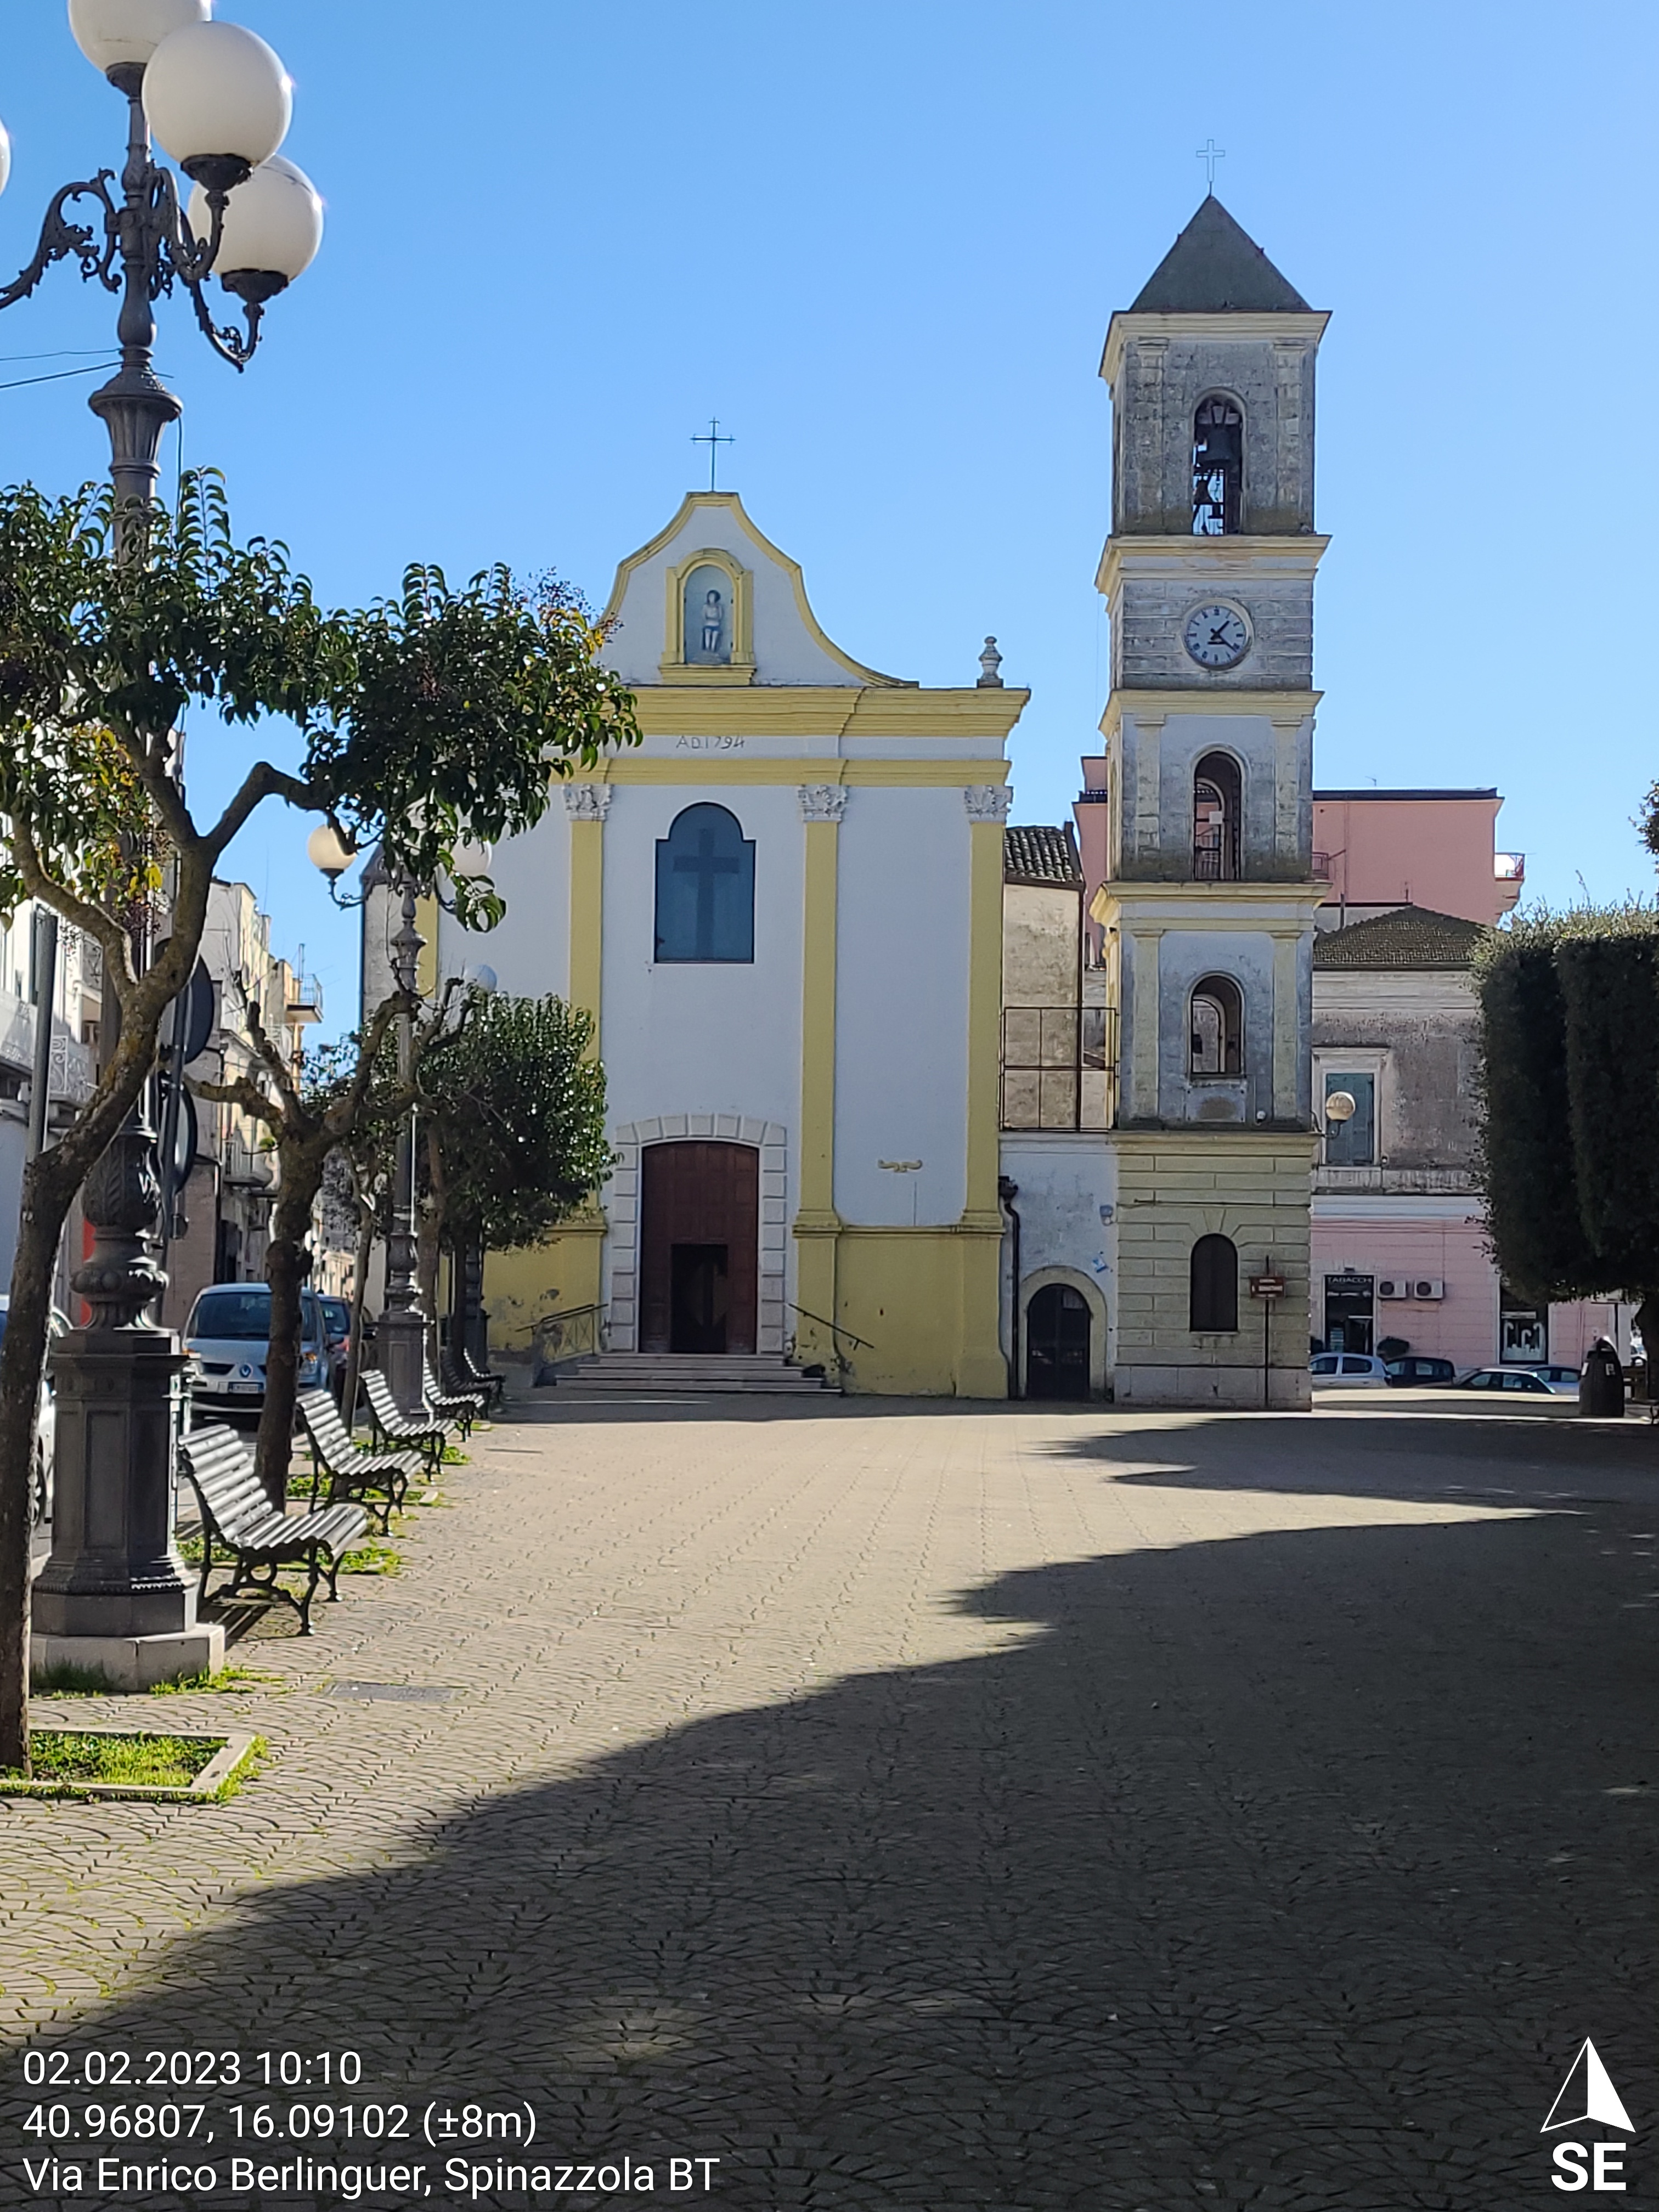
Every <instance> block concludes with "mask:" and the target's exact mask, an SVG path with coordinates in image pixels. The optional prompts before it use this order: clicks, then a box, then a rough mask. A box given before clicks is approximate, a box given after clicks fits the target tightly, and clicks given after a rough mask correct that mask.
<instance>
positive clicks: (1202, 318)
mask: <svg viewBox="0 0 1659 2212" xmlns="http://www.w3.org/2000/svg"><path fill="white" fill-rule="evenodd" d="M1330 319H1331V317H1330V310H1329V309H1328V308H1327V307H1309V308H1306V309H1304V310H1301V311H1297V310H1294V309H1292V310H1291V311H1290V312H1288V313H1284V312H1280V311H1279V310H1277V309H1274V310H1272V311H1268V310H1267V309H1262V310H1260V311H1256V312H1252V313H1234V312H1233V311H1232V310H1231V309H1228V310H1223V311H1218V312H1217V313H1213V314H1204V315H1153V314H1136V313H1135V312H1134V310H1133V308H1130V307H1120V308H1119V309H1118V311H1117V313H1115V315H1114V316H1113V317H1112V319H1111V321H1110V322H1109V324H1108V325H1107V326H1106V344H1105V348H1104V349H1103V352H1102V354H1101V356H1100V373H1101V374H1102V375H1103V377H1104V378H1105V380H1106V381H1107V383H1108V384H1109V385H1110V386H1111V387H1112V396H1113V398H1116V396H1117V380H1118V373H1119V371H1120V370H1121V368H1122V367H1123V349H1124V347H1125V346H1126V345H1127V343H1128V341H1129V340H1130V339H1131V338H1163V339H1164V340H1165V341H1167V340H1169V339H1170V338H1269V339H1272V338H1279V339H1291V338H1294V339H1302V340H1307V339H1311V340H1312V341H1313V343H1314V344H1315V345H1317V344H1318V343H1319V341H1320V340H1321V338H1322V337H1324V335H1325V325H1326V324H1327V323H1328V322H1329V320H1330Z"/></svg>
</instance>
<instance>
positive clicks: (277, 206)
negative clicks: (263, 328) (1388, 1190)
mask: <svg viewBox="0 0 1659 2212" xmlns="http://www.w3.org/2000/svg"><path fill="white" fill-rule="evenodd" d="M211 11H212V0H70V9H69V18H70V31H71V32H72V33H73V34H74V37H75V40H76V44H77V45H78V46H79V47H80V49H81V51H82V53H83V54H84V55H85V56H86V58H87V59H88V61H89V62H91V63H92V64H93V65H94V68H96V69H98V70H101V71H102V73H103V75H104V76H106V77H107V78H108V80H109V82H110V83H111V84H112V85H113V86H114V88H115V89H116V90H117V91H118V93H119V94H121V95H122V97H123V98H124V99H125V100H126V103H127V155H126V162H125V167H123V169H122V171H121V174H120V181H119V186H118V191H112V190H111V186H112V185H113V184H114V183H115V172H114V171H113V170H112V169H100V170H99V171H97V173H95V174H94V175H93V176H91V177H88V178H85V179H82V180H81V181H79V182H78V183H75V184H69V185H63V186H62V187H61V188H60V189H59V190H58V191H57V192H55V193H54V194H53V195H52V199H51V201H50V203H49V204H48V205H47V209H46V220H45V222H43V223H42V225H41V228H40V243H39V245H38V246H37V247H36V249H35V253H34V258H33V260H32V261H31V262H30V263H29V264H28V265H27V268H25V269H23V270H21V272H20V273H19V274H18V276H16V277H15V278H14V279H13V281H12V282H11V283H9V284H8V285H5V286H3V287H0V309H3V308H6V307H15V305H16V304H17V302H18V301H20V300H25V299H27V297H28V296H29V295H30V294H31V293H32V292H33V291H34V290H35V289H36V288H37V286H38V285H39V284H40V282H41V280H42V279H43V278H44V276H46V271H47V270H49V269H50V268H51V267H52V264H54V263H55V262H58V261H67V260H73V261H76V262H77V263H78V264H79V265H80V270H81V274H82V276H83V277H85V278H87V279H88V281H90V282H94V283H100V284H101V285H102V286H103V287H104V289H105V290H106V291H107V292H112V293H114V294H116V295H118V297H119V299H120V301H121V306H120V310H119V313H118V317H117V320H116V337H117V339H118V343H119V345H120V349H121V366H120V368H119V369H118V371H117V372H116V374H115V375H114V377H113V378H112V380H111V381H110V382H109V383H108V384H106V385H105V386H102V387H101V388H100V390H99V391H97V392H94V393H93V395H92V397H91V399H90V400H89V402H88V404H89V405H90V406H91V408H92V410H93V411H94V414H96V415H99V416H101V417H102V418H103V421H104V422H105V424H106V428H107V429H108V431H109V438H110V473H111V475H112V478H113V479H114V484H115V493H116V503H117V510H118V519H117V527H118V531H120V532H123V533H124V537H125V539H126V541H127V542H129V543H130V542H131V526H132V521H133V516H132V514H131V509H132V508H133V507H138V508H140V509H142V508H144V507H148V506H149V504H150V503H151V502H152V501H153V500H154V498H155V485H156V481H157V477H158V474H159V470H158V466H157V459H156V457H157V455H158V453H159V452H160V450H161V436H162V434H163V432H164V431H165V430H166V428H167V425H168V423H169V422H174V421H176V420H177V418H178V416H179V412H180V406H179V401H178V399H177V398H175V397H174V395H173V393H172V392H169V391H168V390H167V386H165V385H164V384H163V383H162V382H161V380H160V378H159V377H158V376H157V375H156V374H155V367H154V364H153V360H152V355H153V351H154V348H155V303H156V301H158V300H160V299H161V297H162V296H163V295H166V294H167V293H169V292H171V291H172V290H173V287H174V286H175V285H179V286H181V287H182V288H183V289H184V290H185V292H187V293H188V294H189V295H190V299H191V304H192V306H193V307H194V308H195V311H196V319H197V323H198V324H199V325H200V326H201V330H202V332H203V335H204V337H206V338H207V340H208V343H210V345H211V346H212V348H213V349H214V351H215V352H216V354H218V355H219V356H220V357H221V358H222V360H224V361H228V362H230V363H231V365H232V367H233V368H238V369H240V368H246V366H247V363H248V362H249V361H250V360H251V359H252V356H253V353H254V349H256V347H257V346H258V343H259V331H260V324H261V321H262V319H263V317H264V309H265V306H266V304H267V302H268V301H270V300H272V299H274V298H275V297H276V295H277V294H278V293H279V292H282V291H284V290H286V289H287V288H288V286H289V284H290V283H293V281H294V279H295V277H296V276H300V275H301V274H302V273H303V271H304V270H306V269H307V268H308V267H309V266H310V264H311V262H312V261H313V258H315V256H316V252H317V249H318V246H319V244H320V243H321V240H322V202H321V201H320V200H319V197H318V196H317V193H316V191H315V190H314V188H313V185H311V183H310V181H309V179H307V177H306V176H305V175H304V174H303V173H302V172H301V171H300V170H299V169H296V168H295V167H294V165H293V163H292V162H291V161H282V160H280V159H279V158H278V157H277V150H276V149H277V148H278V147H279V146H280V145H281V144H282V143H283V139H284V138H285V137H287V135H288V126H289V118H290V117H291V115H292V112H293V94H292V88H291V87H290V85H289V79H288V76H287V73H286V71H285V70H283V64H282V63H281V62H280V61H279V60H278V59H277V58H276V55H275V54H274V53H273V52H271V50H270V47H269V46H267V45H266V44H265V42H264V40H263V39H261V38H258V37H256V36H255V34H254V33H252V31H248V30H244V29H243V28H242V27H241V26H240V24H237V23H221V22H216V21H213V20H212V15H211ZM153 142H154V143H159V144H160V145H161V147H162V148H163V149H165V151H167V153H169V154H170V155H172V156H173V159H174V160H175V161H177V162H178V164H179V167H180V168H181V169H182V170H183V171H184V173H185V175H186V176H187V177H188V178H190V179H191V183H192V184H193V185H194V187H195V189H194V191H192V192H191V196H190V200H189V204H188V206H185V204H182V203H181V201H180V198H179V186H178V184H177V182H176V180H175V179H174V178H173V173H172V171H171V170H170V169H168V168H167V167H165V165H164V164H162V163H161V162H159V161H157V160H156V159H155V152H154V150H153ZM9 167H10V160H9V143H8V142H7V141H6V137H5V133H4V131H3V130H0V190H3V189H4V186H5V183H6V179H7V175H8V173H9ZM83 216H84V218H85V219H84V220H82V219H81V218H82V217H83ZM210 276H217V277H218V279H219V283H220V284H221V286H222V288H223V289H224V290H226V291H227V292H228V293H230V294H231V295H233V296H234V298H236V299H238V300H240V301H241V303H242V309H243V319H242V326H241V328H240V329H237V328H235V327H234V326H231V325H220V324H218V323H216V321H215V319H214V312H213V309H212V307H211V305H210V301H209V299H208V295H207V283H208V280H209V278H210ZM123 511H125V513H126V520H125V522H123V520H121V516H122V513H123Z"/></svg>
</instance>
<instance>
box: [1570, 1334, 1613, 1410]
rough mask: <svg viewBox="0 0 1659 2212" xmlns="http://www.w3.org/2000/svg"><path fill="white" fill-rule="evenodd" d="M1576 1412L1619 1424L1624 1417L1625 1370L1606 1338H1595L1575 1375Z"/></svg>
mask: <svg viewBox="0 0 1659 2212" xmlns="http://www.w3.org/2000/svg"><path fill="white" fill-rule="evenodd" d="M1578 1410H1579V1412H1580V1413H1584V1414H1588V1415H1589V1417H1590V1418H1591V1419H1594V1420H1602V1421H1607V1420H1613V1421H1620V1420H1623V1419H1624V1417H1625V1370H1624V1369H1623V1368H1622V1367H1621V1366H1620V1364H1619V1354H1618V1353H1617V1352H1615V1351H1614V1350H1613V1346H1611V1345H1610V1344H1609V1343H1608V1342H1607V1339H1606V1337H1605V1336H1598V1337H1597V1338H1596V1340H1595V1343H1594V1344H1593V1345H1591V1346H1590V1348H1589V1351H1588V1352H1586V1353H1585V1354H1584V1364H1583V1367H1582V1368H1581V1369H1580V1370H1579V1374H1578Z"/></svg>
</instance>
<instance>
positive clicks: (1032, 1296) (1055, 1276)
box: [1019, 1267, 1106, 1401]
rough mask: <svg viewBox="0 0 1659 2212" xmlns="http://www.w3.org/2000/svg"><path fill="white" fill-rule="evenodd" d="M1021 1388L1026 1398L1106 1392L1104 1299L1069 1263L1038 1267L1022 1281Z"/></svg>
mask: <svg viewBox="0 0 1659 2212" xmlns="http://www.w3.org/2000/svg"><path fill="white" fill-rule="evenodd" d="M1019 1365H1020V1390H1021V1395H1022V1396H1024V1397H1027V1398H1048V1399H1061V1400H1067V1399H1069V1400H1073V1401H1076V1400H1079V1399H1085V1398H1101V1397H1104V1395H1106V1301H1105V1299H1104V1297H1103V1296H1102V1295H1101V1291H1100V1288H1099V1285H1097V1284H1096V1283H1092V1282H1091V1281H1090V1279H1089V1278H1088V1277H1087V1276H1086V1275H1082V1274H1079V1273H1076V1272H1075V1270H1073V1269H1072V1268H1070V1267H1042V1268H1039V1269H1037V1270H1036V1272H1035V1273H1032V1274H1030V1275H1028V1276H1027V1277H1026V1278H1025V1280H1024V1282H1023V1283H1022V1284H1021V1285H1020V1358H1019Z"/></svg>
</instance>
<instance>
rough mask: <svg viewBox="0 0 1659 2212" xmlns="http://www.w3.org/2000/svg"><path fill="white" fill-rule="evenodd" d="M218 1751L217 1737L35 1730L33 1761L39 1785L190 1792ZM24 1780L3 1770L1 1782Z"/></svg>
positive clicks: (12, 1769) (8, 1769)
mask: <svg viewBox="0 0 1659 2212" xmlns="http://www.w3.org/2000/svg"><path fill="white" fill-rule="evenodd" d="M218 1748H219V1743H218V1740H217V1739H216V1738H215V1737H212V1736H200V1735H94V1734H91V1733H88V1734H87V1735H79V1734H76V1735H65V1734H64V1733H63V1732H61V1731H60V1730H59V1729H30V1731H29V1762H30V1764H31V1765H32V1766H33V1770H34V1772H33V1780H35V1781H36V1782H121V1783H126V1784H131V1785H134V1786H137V1787H138V1788H141V1789H145V1788H147V1789H150V1790H185V1789H188V1788H189V1786H190V1784H191V1783H192V1782H194V1781H195V1779H196V1778H197V1775H198V1774H199V1773H200V1772H201V1771H202V1769H203V1768H204V1766H205V1765H207V1764H208V1762H209V1760H210V1759H212V1757H213V1755H214V1753H216V1751H217V1750H218ZM23 1779H24V1777H23V1776H22V1775H21V1774H20V1773H19V1772H18V1771H17V1769H16V1768H15V1766H12V1767H0V1781H5V1782H21V1781H22V1780H23Z"/></svg>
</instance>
